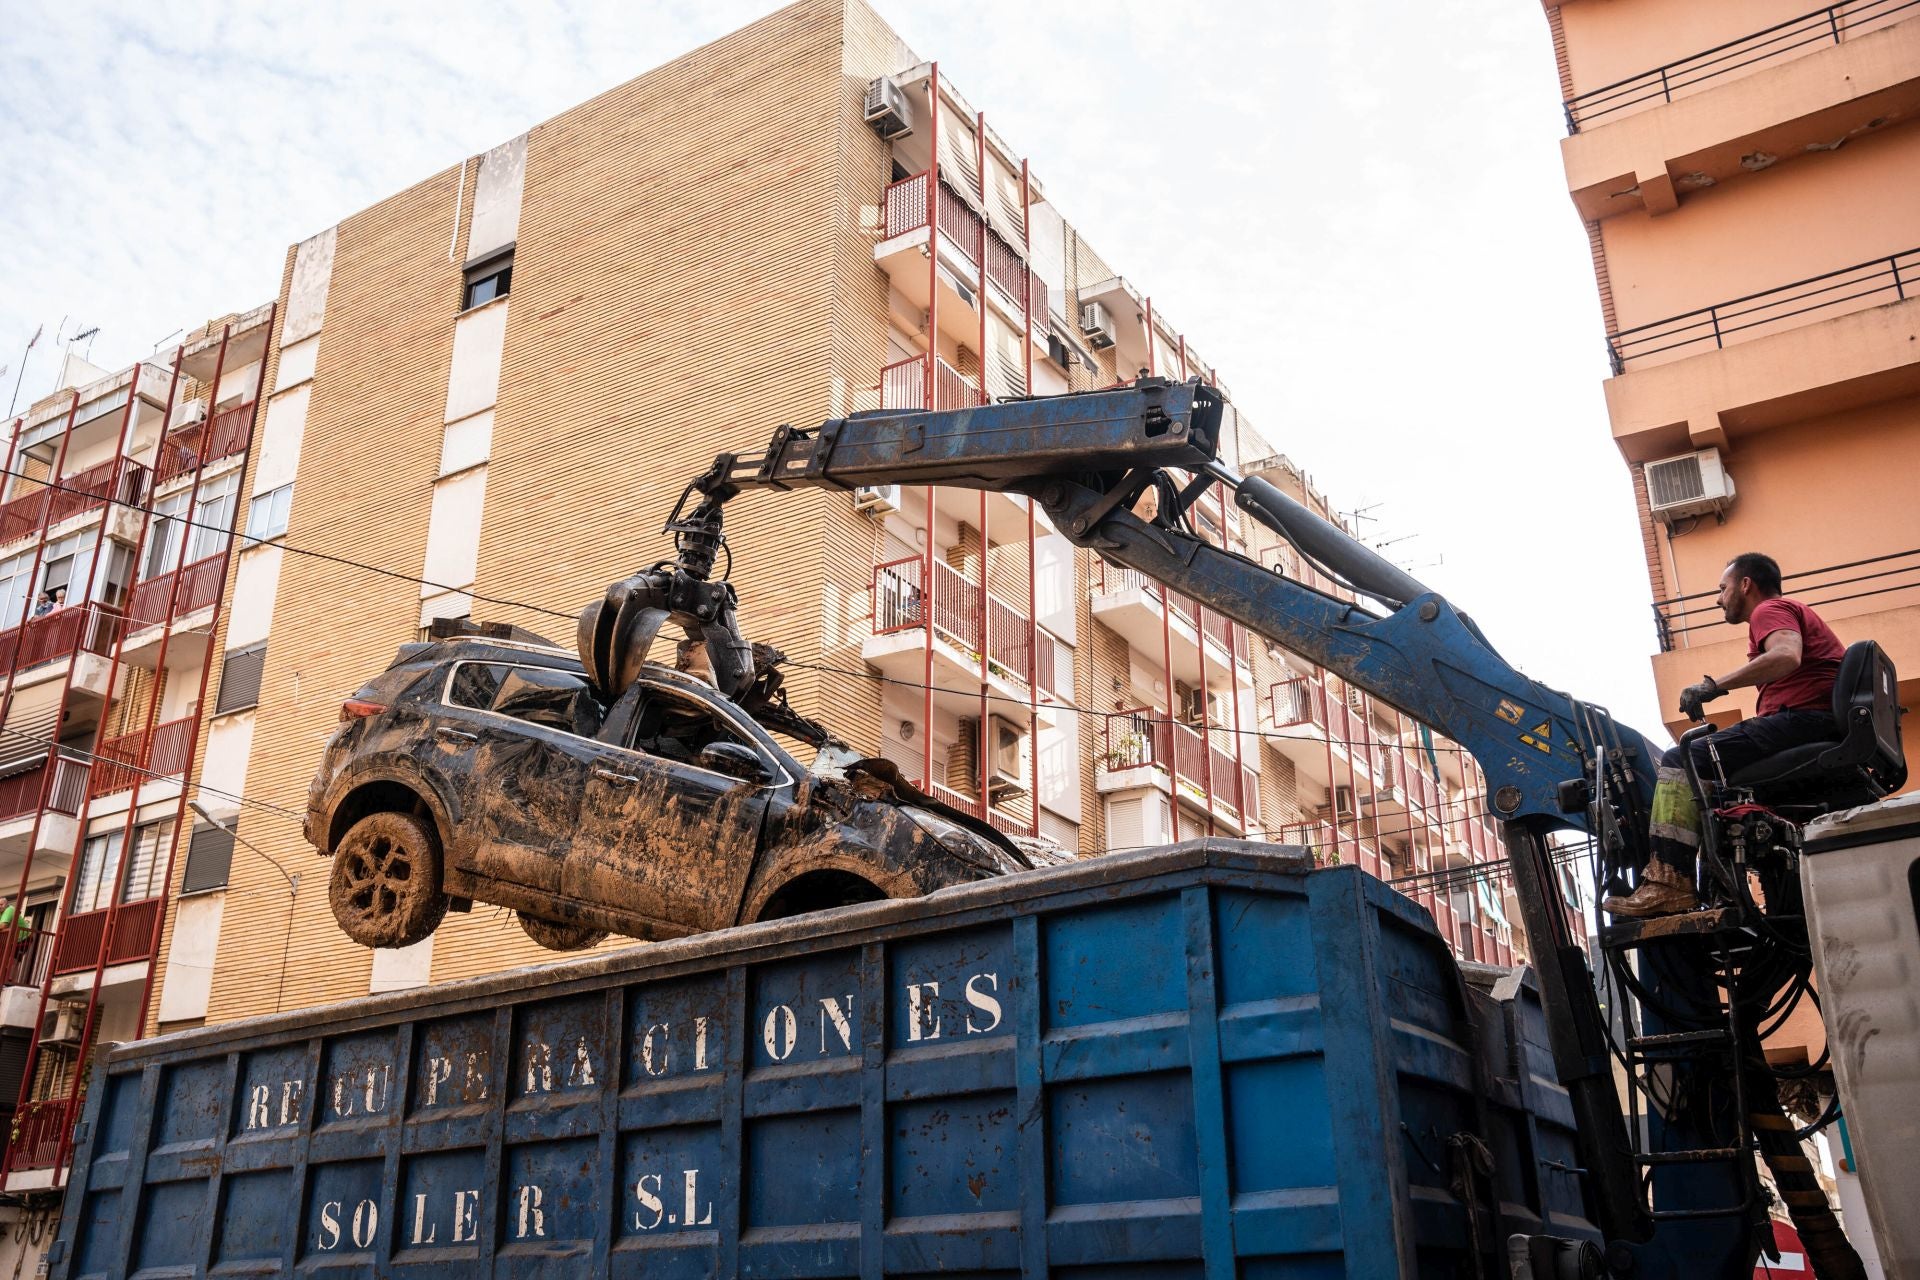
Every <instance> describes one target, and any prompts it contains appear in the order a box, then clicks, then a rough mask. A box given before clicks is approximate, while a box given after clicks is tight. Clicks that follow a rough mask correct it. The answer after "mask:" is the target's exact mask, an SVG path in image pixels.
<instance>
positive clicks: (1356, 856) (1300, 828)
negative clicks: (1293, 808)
mask: <svg viewBox="0 0 1920 1280" xmlns="http://www.w3.org/2000/svg"><path fill="white" fill-rule="evenodd" d="M1267 838H1268V839H1270V840H1271V841H1273V843H1275V844H1283V845H1298V846H1299V847H1301V848H1303V849H1306V850H1308V851H1309V852H1311V853H1312V854H1313V856H1314V858H1315V860H1317V861H1320V862H1329V861H1332V862H1346V863H1352V864H1353V865H1355V866H1358V867H1359V868H1360V869H1361V870H1363V871H1365V872H1366V873H1367V874H1368V875H1370V876H1376V877H1380V878H1385V877H1386V876H1387V875H1388V873H1389V869H1388V868H1387V866H1386V863H1385V862H1384V861H1383V860H1382V859H1381V857H1380V850H1379V848H1378V847H1377V846H1376V845H1375V844H1374V842H1373V841H1372V840H1369V839H1367V838H1366V837H1365V836H1361V835H1358V834H1356V833H1355V832H1352V831H1341V830H1339V829H1338V828H1336V827H1334V826H1333V825H1332V824H1330V823H1326V822H1290V823H1288V824H1287V825H1286V826H1283V827H1277V828H1275V829H1274V830H1273V831H1271V832H1269V833H1268V836H1267Z"/></svg>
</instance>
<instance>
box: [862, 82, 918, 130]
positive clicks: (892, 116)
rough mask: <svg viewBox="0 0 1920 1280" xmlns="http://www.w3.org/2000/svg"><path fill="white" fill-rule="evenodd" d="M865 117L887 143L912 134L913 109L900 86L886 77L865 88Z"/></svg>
mask: <svg viewBox="0 0 1920 1280" xmlns="http://www.w3.org/2000/svg"><path fill="white" fill-rule="evenodd" d="M865 115H866V121H867V123H868V124H869V125H871V126H872V127H873V131H874V132H875V133H877V134H879V135H880V136H881V137H883V138H885V139H887V140H888V141H892V140H893V139H895V138H905V137H909V136H911V135H912V133H913V107H912V105H911V104H909V103H908V102H907V95H906V94H905V93H904V92H902V91H901V88H900V86H899V85H897V84H895V83H894V82H893V81H892V80H890V79H888V78H887V77H886V76H881V77H880V78H879V79H878V80H875V81H874V82H873V83H872V84H870V85H868V86H867V100H866V110H865Z"/></svg>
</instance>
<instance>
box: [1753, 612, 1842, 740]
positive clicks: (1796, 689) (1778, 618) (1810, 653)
mask: <svg viewBox="0 0 1920 1280" xmlns="http://www.w3.org/2000/svg"><path fill="white" fill-rule="evenodd" d="M1776 631H1797V632H1799V633H1800V665H1799V666H1797V667H1795V668H1794V669H1793V670H1792V671H1789V672H1788V673H1787V674H1786V675H1784V676H1781V677H1780V678H1779V679H1778V680H1775V681H1773V682H1772V683H1770V684H1763V685H1761V686H1760V705H1759V707H1758V708H1757V709H1756V713H1757V714H1759V715H1763V716H1765V715H1772V714H1773V713H1774V712H1776V711H1832V710H1833V681H1834V678H1835V677H1836V676H1838V675H1839V674H1840V659H1841V658H1842V657H1844V656H1845V655H1846V652H1847V648H1846V646H1845V645H1843V644H1841V643H1840V637H1839V636H1836V635H1834V634H1833V628H1832V627H1829V626H1828V625H1827V624H1826V623H1824V622H1822V621H1821V620H1820V615H1819V614H1817V613H1815V612H1814V611H1813V610H1811V609H1809V608H1807V606H1805V605H1803V604H1801V603H1800V602H1799V601H1798V600H1789V599H1787V598H1786V597H1784V596H1775V597H1773V599H1771V600H1762V601H1761V602H1760V603H1759V604H1758V605H1756V606H1755V607H1754V610H1753V616H1752V617H1751V618H1749V619H1747V660H1748V661H1749V662H1751V661H1752V660H1753V659H1755V658H1757V657H1759V656H1760V653H1761V648H1762V646H1763V645H1765V644H1766V640H1767V637H1768V636H1770V635H1772V634H1773V633H1774V632H1776Z"/></svg>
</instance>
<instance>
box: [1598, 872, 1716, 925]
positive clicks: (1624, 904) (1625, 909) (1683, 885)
mask: <svg viewBox="0 0 1920 1280" xmlns="http://www.w3.org/2000/svg"><path fill="white" fill-rule="evenodd" d="M1699 905H1700V899H1699V898H1698V897H1696V896H1695V895H1694V892H1693V885H1692V884H1690V883H1689V882H1688V880H1687V877H1686V876H1685V875H1684V874H1683V873H1681V872H1679V871H1677V870H1675V869H1674V868H1672V867H1670V866H1668V865H1667V864H1666V863H1664V862H1662V861H1660V860H1659V859H1658V858H1652V859H1649V860H1648V862H1647V869H1646V870H1645V871H1643V872H1641V873H1640V885H1639V887H1638V888H1636V889H1635V890H1634V891H1633V892H1632V893H1630V894H1628V895H1627V896H1625V897H1624V898H1623V897H1621V896H1620V895H1619V894H1614V895H1612V896H1610V897H1608V898H1607V900H1606V901H1605V902H1602V903H1601V904H1600V909H1601V910H1602V911H1604V912H1606V913H1607V914H1608V915H1611V916H1624V917H1627V918H1629V919H1634V920H1644V919H1646V918H1648V917H1650V916H1673V915H1679V914H1680V913H1681V912H1683V911H1692V910H1693V909H1694V908H1695V907H1697V906H1699Z"/></svg>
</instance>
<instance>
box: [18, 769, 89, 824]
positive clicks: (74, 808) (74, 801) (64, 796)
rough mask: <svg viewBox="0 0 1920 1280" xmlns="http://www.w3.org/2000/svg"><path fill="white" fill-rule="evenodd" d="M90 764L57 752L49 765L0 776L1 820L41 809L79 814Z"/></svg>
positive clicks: (83, 802)
mask: <svg viewBox="0 0 1920 1280" xmlns="http://www.w3.org/2000/svg"><path fill="white" fill-rule="evenodd" d="M91 770H92V766H91V765H89V764H88V763H87V762H86V761H84V760H76V759H73V758H72V757H70V756H64V755H63V756H56V757H55V758H54V760H53V763H52V764H51V765H45V764H42V765H39V766H37V767H35V768H32V769H29V770H27V771H26V772H24V773H16V774H14V775H13V776H12V777H10V778H5V779H0V824H5V823H8V822H12V821H13V820H14V819H15V818H24V817H30V816H31V815H32V814H33V813H34V812H36V811H37V810H40V809H47V810H50V811H51V812H54V813H61V814H65V815H67V816H68V817H78V816H79V814H80V808H81V806H82V805H84V804H85V803H86V801H87V795H88V790H87V775H88V773H89V772H91Z"/></svg>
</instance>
